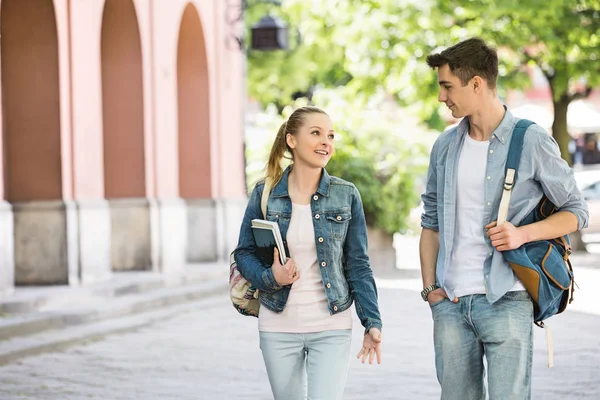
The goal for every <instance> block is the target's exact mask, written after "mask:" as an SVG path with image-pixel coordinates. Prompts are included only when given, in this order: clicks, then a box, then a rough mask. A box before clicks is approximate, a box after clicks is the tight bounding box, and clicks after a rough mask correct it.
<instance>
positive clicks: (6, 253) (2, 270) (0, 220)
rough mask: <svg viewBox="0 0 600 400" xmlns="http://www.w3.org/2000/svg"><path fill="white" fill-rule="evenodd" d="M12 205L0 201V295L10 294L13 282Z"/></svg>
mask: <svg viewBox="0 0 600 400" xmlns="http://www.w3.org/2000/svg"><path fill="white" fill-rule="evenodd" d="M13 235H14V230H13V213H12V206H11V205H10V203H7V202H6V201H0V297H2V296H7V295H10V294H11V293H12V292H13V291H14V283H15V254H14V238H13Z"/></svg>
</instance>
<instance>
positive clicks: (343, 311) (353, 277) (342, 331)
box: [234, 107, 381, 400]
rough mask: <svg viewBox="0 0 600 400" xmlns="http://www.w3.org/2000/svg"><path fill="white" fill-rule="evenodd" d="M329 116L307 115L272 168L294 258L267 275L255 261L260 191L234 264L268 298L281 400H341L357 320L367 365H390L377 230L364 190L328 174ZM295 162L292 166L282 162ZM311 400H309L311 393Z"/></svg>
mask: <svg viewBox="0 0 600 400" xmlns="http://www.w3.org/2000/svg"><path fill="white" fill-rule="evenodd" d="M334 135H335V133H334V130H333V127H332V123H331V120H330V118H329V116H328V115H327V114H326V113H325V112H323V111H322V110H320V109H318V108H315V107H302V108H299V109H297V110H296V111H294V112H293V113H292V115H291V116H290V117H289V119H288V121H287V122H285V123H284V124H283V125H282V126H281V128H280V129H279V132H278V133H277V137H276V139H275V143H274V144H273V147H272V149H271V154H270V156H269V163H268V166H267V176H266V179H265V180H266V181H268V182H270V183H271V187H272V190H271V192H270V195H269V200H268V206H267V216H266V218H267V219H268V220H270V221H276V222H277V223H278V224H279V229H280V230H281V235H282V237H283V239H284V240H285V241H286V242H287V246H288V249H289V253H290V254H287V256H288V257H289V258H288V259H287V262H286V263H285V265H281V263H280V261H279V255H278V253H277V250H276V249H275V251H274V253H275V254H274V257H273V259H274V262H273V264H272V265H266V264H265V263H264V262H262V261H261V259H259V258H258V257H257V256H256V254H255V242H254V237H253V236H252V230H251V221H252V220H253V219H263V215H262V211H261V196H262V193H263V190H264V189H265V182H264V181H262V182H259V183H258V184H257V185H256V187H255V188H254V191H253V192H252V195H251V197H250V200H249V203H248V206H247V208H246V213H245V215H244V220H243V222H242V227H241V230H240V240H239V243H238V247H237V248H236V250H235V252H234V255H235V259H236V262H237V265H238V269H239V271H240V273H241V274H242V275H243V276H244V278H246V279H247V280H248V281H249V282H250V283H251V284H252V285H253V286H254V287H256V288H257V289H258V290H259V300H260V303H261V308H260V312H259V318H258V329H259V336H260V348H261V350H262V354H263V358H264V361H265V365H266V369H267V374H268V376H269V382H270V384H271V389H272V391H273V395H274V397H275V400H282V399H290V400H296V399H305V398H306V395H307V394H308V398H309V399H328V400H336V399H341V398H342V396H343V393H344V386H345V384H346V376H347V373H348V364H349V355H350V341H351V329H352V315H351V313H350V306H351V305H352V303H353V302H355V308H356V312H357V314H358V317H359V319H360V321H361V323H362V325H363V326H364V328H365V335H364V340H363V346H362V348H361V350H360V352H359V353H358V356H357V358H361V357H362V362H363V363H364V362H365V361H366V360H367V358H368V359H369V363H373V359H374V358H375V357H376V358H377V362H378V363H380V362H381V317H380V314H379V308H378V304H377V289H376V287H375V281H374V280H373V273H372V271H371V266H370V263H369V257H368V255H367V229H366V224H365V217H364V212H363V207H362V202H361V198H360V194H359V192H358V190H357V189H356V187H355V186H354V185H353V184H352V183H350V182H346V181H344V180H342V179H339V178H336V177H333V176H329V174H328V173H327V171H326V170H325V166H326V165H327V162H328V161H329V160H330V159H331V156H332V155H333V152H334V149H335V143H334ZM286 153H288V157H291V160H292V163H291V165H290V166H289V167H288V168H287V169H285V170H283V169H282V167H281V162H282V159H283V158H284V156H286ZM307 391H308V393H307Z"/></svg>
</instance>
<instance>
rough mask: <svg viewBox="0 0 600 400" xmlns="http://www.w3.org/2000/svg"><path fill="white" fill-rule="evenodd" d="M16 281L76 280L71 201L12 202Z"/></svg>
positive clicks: (75, 235) (74, 220)
mask: <svg viewBox="0 0 600 400" xmlns="http://www.w3.org/2000/svg"><path fill="white" fill-rule="evenodd" d="M13 213H14V251H15V283H16V284H17V285H57V284H77V283H79V271H78V270H79V268H78V259H79V249H78V223H77V210H76V207H75V203H74V202H71V201H61V200H51V201H30V202H23V203H15V204H13Z"/></svg>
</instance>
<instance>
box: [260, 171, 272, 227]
mask: <svg viewBox="0 0 600 400" xmlns="http://www.w3.org/2000/svg"><path fill="white" fill-rule="evenodd" d="M270 194H271V181H270V180H269V179H268V178H267V179H265V188H264V189H263V192H262V196H261V198H260V209H261V211H262V215H263V219H267V203H268V202H269V195H270Z"/></svg>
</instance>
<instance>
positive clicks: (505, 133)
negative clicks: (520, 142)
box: [457, 106, 517, 144]
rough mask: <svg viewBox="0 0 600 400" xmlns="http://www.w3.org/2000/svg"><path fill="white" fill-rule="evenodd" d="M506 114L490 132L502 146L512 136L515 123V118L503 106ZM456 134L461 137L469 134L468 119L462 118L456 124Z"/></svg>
mask: <svg viewBox="0 0 600 400" xmlns="http://www.w3.org/2000/svg"><path fill="white" fill-rule="evenodd" d="M504 109H505V110H506V112H505V113H504V118H502V121H501V122H500V125H498V127H497V128H496V129H495V130H494V132H492V137H495V138H497V139H498V141H499V142H500V143H502V144H506V143H507V142H508V139H509V138H510V135H512V131H513V128H514V126H515V124H516V123H517V118H515V116H514V115H512V113H511V112H510V111H508V109H507V108H506V106H504ZM457 132H458V135H459V136H462V135H464V134H466V133H468V132H469V119H468V118H463V119H462V121H460V123H459V124H458V127H457Z"/></svg>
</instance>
